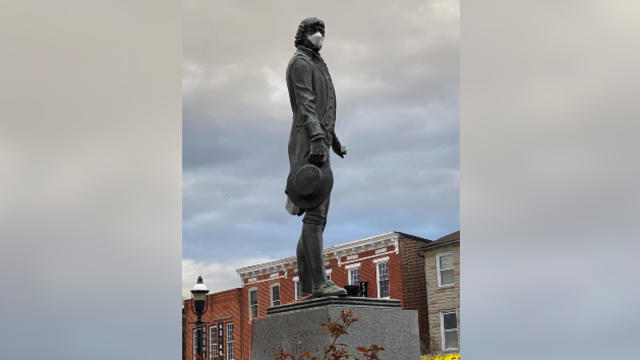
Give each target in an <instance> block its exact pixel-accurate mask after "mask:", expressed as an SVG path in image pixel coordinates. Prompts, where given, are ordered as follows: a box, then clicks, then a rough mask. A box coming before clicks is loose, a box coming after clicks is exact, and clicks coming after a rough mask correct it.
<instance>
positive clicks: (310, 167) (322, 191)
mask: <svg viewBox="0 0 640 360" xmlns="http://www.w3.org/2000/svg"><path fill="white" fill-rule="evenodd" d="M332 187H333V172H331V167H329V164H328V163H326V162H325V163H323V164H322V165H316V164H312V163H310V162H307V161H302V162H300V163H298V164H296V165H294V166H293V168H292V169H291V172H289V176H288V177H287V188H286V190H285V191H284V192H285V193H286V194H287V195H288V196H289V199H291V201H292V202H293V203H294V204H295V205H296V206H297V207H299V208H300V209H304V210H307V209H313V208H315V207H318V206H320V204H322V202H323V201H324V200H325V199H326V198H327V197H328V196H329V194H330V193H331V188H332Z"/></svg>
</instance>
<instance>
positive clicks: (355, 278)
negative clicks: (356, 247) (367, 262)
mask: <svg viewBox="0 0 640 360" xmlns="http://www.w3.org/2000/svg"><path fill="white" fill-rule="evenodd" d="M344 268H345V269H347V281H348V282H349V285H360V263H356V264H351V265H347V266H345V267H344Z"/></svg>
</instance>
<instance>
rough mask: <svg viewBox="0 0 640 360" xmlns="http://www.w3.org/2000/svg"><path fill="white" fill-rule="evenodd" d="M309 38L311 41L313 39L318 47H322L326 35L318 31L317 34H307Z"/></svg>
mask: <svg viewBox="0 0 640 360" xmlns="http://www.w3.org/2000/svg"><path fill="white" fill-rule="evenodd" d="M307 39H309V41H311V43H312V44H313V45H314V46H315V47H317V48H318V49H322V42H323V41H324V36H322V34H321V33H320V31H317V32H316V33H315V34H313V35H309V36H307Z"/></svg>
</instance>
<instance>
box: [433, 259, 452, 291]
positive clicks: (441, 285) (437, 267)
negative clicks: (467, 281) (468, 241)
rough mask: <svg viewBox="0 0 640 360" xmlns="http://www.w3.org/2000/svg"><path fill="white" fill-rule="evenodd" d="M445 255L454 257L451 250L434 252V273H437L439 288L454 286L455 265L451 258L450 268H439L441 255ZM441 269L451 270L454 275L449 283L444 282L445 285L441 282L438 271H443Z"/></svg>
mask: <svg viewBox="0 0 640 360" xmlns="http://www.w3.org/2000/svg"><path fill="white" fill-rule="evenodd" d="M446 255H451V256H452V257H453V258H455V255H454V253H453V251H447V252H443V253H437V254H436V273H437V276H438V287H439V288H444V287H451V286H455V285H456V278H455V269H456V266H455V265H454V264H453V262H454V260H451V263H452V265H451V266H453V267H452V268H451V269H441V268H440V258H441V257H443V256H446ZM443 270H445V271H446V270H453V272H454V276H453V282H452V283H451V284H446V285H443V284H442V276H441V275H440V272H441V271H443Z"/></svg>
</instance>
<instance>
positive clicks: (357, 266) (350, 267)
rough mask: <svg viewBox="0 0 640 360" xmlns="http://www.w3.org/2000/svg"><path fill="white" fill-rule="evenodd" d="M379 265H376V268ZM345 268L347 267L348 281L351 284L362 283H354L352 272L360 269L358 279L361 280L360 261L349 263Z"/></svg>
mask: <svg viewBox="0 0 640 360" xmlns="http://www.w3.org/2000/svg"><path fill="white" fill-rule="evenodd" d="M377 267H378V266H377V265H376V268H377ZM344 268H345V269H347V282H348V283H349V285H360V284H359V283H358V284H354V283H352V282H351V273H352V272H353V271H354V270H357V271H358V281H360V263H355V264H351V265H347V266H345V267H344Z"/></svg>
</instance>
